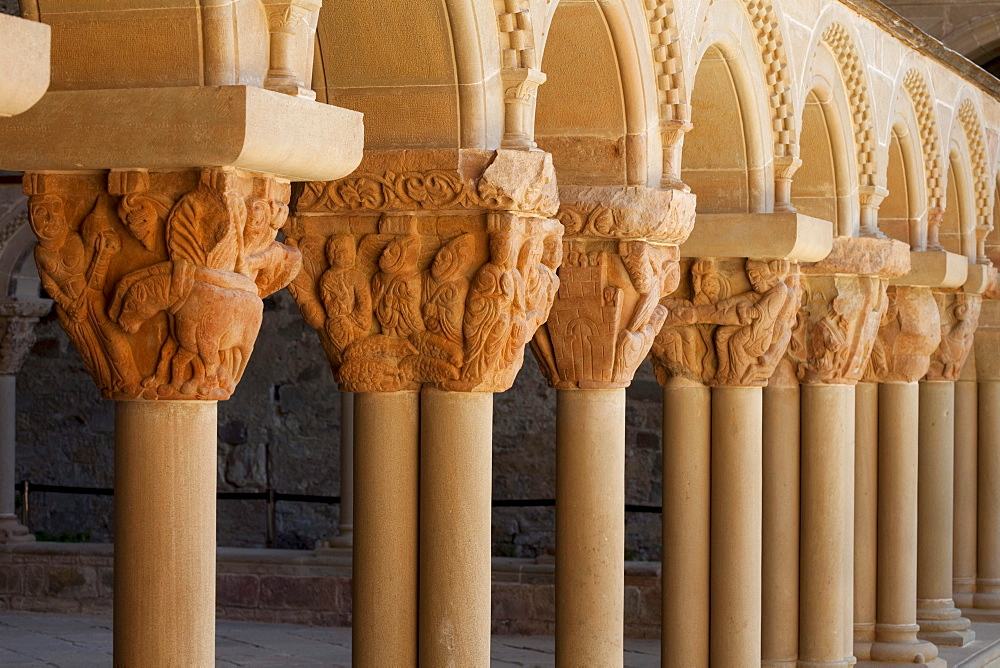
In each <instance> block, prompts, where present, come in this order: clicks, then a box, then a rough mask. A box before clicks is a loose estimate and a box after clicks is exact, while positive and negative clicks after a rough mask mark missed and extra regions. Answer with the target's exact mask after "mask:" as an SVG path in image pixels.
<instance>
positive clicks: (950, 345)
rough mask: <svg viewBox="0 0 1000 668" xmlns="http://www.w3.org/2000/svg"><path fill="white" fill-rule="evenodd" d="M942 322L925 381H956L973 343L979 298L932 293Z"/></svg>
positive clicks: (978, 312) (977, 324) (953, 293)
mask: <svg viewBox="0 0 1000 668" xmlns="http://www.w3.org/2000/svg"><path fill="white" fill-rule="evenodd" d="M934 300H935V302H937V308H938V316H939V317H940V319H941V344H940V345H939V346H938V349H937V350H936V351H934V354H933V355H932V356H931V365H930V370H929V371H928V372H927V377H926V380H945V381H956V380H958V378H959V376H961V375H962V369H963V367H964V366H965V362H966V360H967V359H968V358H969V353H970V352H971V351H972V346H973V343H974V342H975V340H976V328H977V327H978V326H979V315H980V314H981V313H982V310H983V297H982V295H976V294H969V293H967V292H951V291H948V292H945V291H939V290H935V291H934Z"/></svg>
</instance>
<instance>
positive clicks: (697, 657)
mask: <svg viewBox="0 0 1000 668" xmlns="http://www.w3.org/2000/svg"><path fill="white" fill-rule="evenodd" d="M711 487H712V394H711V390H710V389H709V388H708V387H706V386H704V385H701V384H699V383H692V382H689V381H686V380H683V379H681V378H673V379H671V380H669V381H668V382H667V383H666V385H665V386H664V387H663V575H662V579H661V581H662V590H663V601H662V609H663V629H662V635H661V647H660V656H661V665H662V666H663V668H667V667H668V666H690V667H691V668H708V651H709V640H708V638H709V633H708V629H709V582H710V577H711V569H710V563H711V562H710V558H711V553H710V546H711Z"/></svg>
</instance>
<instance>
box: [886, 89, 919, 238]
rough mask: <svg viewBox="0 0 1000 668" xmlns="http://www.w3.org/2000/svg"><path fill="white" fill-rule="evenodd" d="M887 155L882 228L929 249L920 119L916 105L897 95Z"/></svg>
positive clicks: (897, 236)
mask: <svg viewBox="0 0 1000 668" xmlns="http://www.w3.org/2000/svg"><path fill="white" fill-rule="evenodd" d="M896 108H897V112H896V114H895V118H894V119H893V122H892V126H891V127H890V129H889V141H888V146H887V147H886V148H887V152H886V156H885V166H886V167H885V171H886V187H887V189H888V194H887V195H886V196H885V199H883V200H882V204H881V206H880V207H879V229H880V230H881V231H882V232H884V233H885V234H886V235H887V236H889V237H891V238H893V239H899V240H900V241H905V242H906V243H907V244H909V246H910V248H911V249H912V250H915V251H923V250H927V223H928V203H927V194H926V177H925V176H924V175H925V173H926V169H925V160H924V156H923V153H922V143H921V137H920V136H919V129H918V128H919V123H918V120H917V116H916V113H915V110H914V109H913V107H912V105H910V104H909V103H908V102H907V101H905V100H904V99H903V98H902V96H900V97H899V98H897V104H896Z"/></svg>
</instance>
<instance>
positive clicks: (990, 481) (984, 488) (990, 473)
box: [973, 380, 1000, 610]
mask: <svg viewBox="0 0 1000 668" xmlns="http://www.w3.org/2000/svg"><path fill="white" fill-rule="evenodd" d="M978 526H979V536H978V540H977V553H978V559H977V564H976V569H977V574H976V593H975V595H974V596H973V604H974V606H975V607H976V608H984V609H987V610H997V609H1000V381H996V380H981V381H979V513H978Z"/></svg>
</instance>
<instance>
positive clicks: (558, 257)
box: [542, 234, 563, 270]
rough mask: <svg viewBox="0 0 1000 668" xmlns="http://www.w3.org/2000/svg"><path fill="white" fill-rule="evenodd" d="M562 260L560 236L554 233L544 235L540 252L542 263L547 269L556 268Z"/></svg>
mask: <svg viewBox="0 0 1000 668" xmlns="http://www.w3.org/2000/svg"><path fill="white" fill-rule="evenodd" d="M562 262H563V243H562V238H561V237H559V236H558V235H556V234H553V235H550V236H547V237H545V247H544V251H543V252H542V264H544V265H545V266H546V267H548V268H549V269H552V270H555V269H558V268H559V266H560V265H562Z"/></svg>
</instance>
